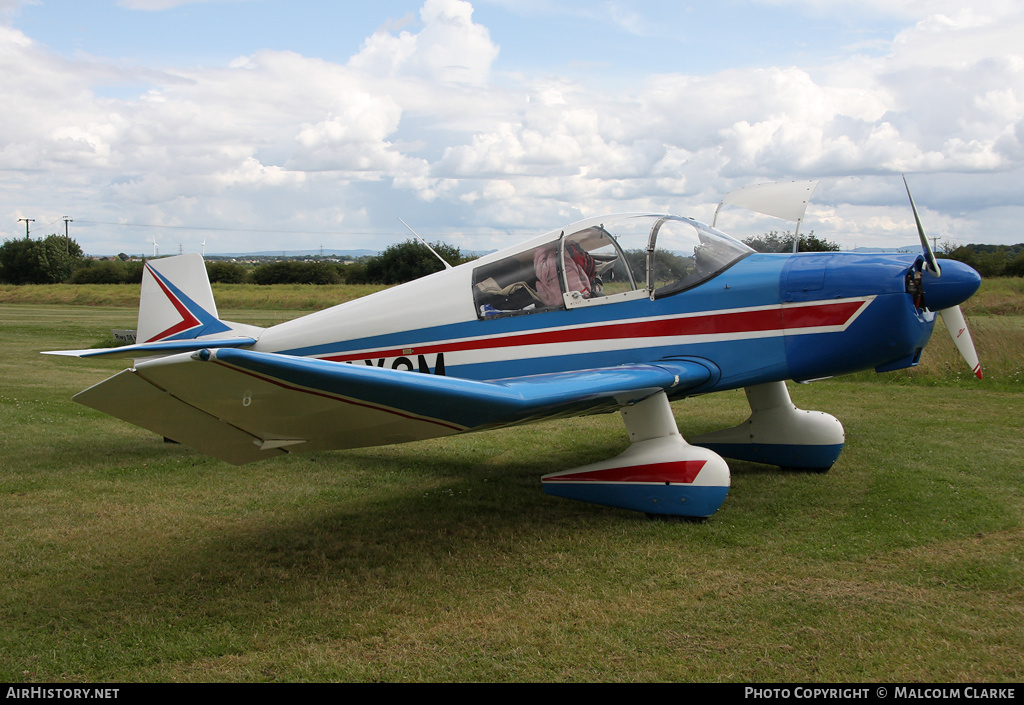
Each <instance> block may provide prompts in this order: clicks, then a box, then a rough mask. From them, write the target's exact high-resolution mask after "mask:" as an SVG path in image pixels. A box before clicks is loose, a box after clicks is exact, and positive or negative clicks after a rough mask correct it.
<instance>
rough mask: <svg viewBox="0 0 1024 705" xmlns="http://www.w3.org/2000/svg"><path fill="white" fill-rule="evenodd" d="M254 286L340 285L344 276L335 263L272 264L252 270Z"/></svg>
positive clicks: (294, 262)
mask: <svg viewBox="0 0 1024 705" xmlns="http://www.w3.org/2000/svg"><path fill="white" fill-rule="evenodd" d="M250 279H251V280H252V282H253V283H254V284H263V285H266V284H340V283H341V282H342V276H341V274H340V273H339V272H338V267H337V266H336V265H335V264H334V263H333V262H299V261H296V260H290V261H285V262H271V263H270V264H261V265H259V266H257V267H255V268H254V269H253V270H252V273H251V275H250Z"/></svg>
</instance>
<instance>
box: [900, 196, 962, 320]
mask: <svg viewBox="0 0 1024 705" xmlns="http://www.w3.org/2000/svg"><path fill="white" fill-rule="evenodd" d="M903 185H904V186H906V187H907V196H908V197H909V198H910V208H911V210H913V211H914V220H915V221H916V222H917V234H918V235H919V236H920V237H921V249H922V250H923V251H924V261H925V263H926V264H927V266H928V269H930V270H931V272H932V274H934V275H935V276H937V277H939V276H942V270H941V269H940V268H939V261H938V260H937V259H935V253H934V252H932V246H931V243H929V242H928V236H927V235H925V234H924V226H923V225H921V217H920V216H919V215H918V214H917V206H916V205H915V204H914V197H913V196H911V195H910V184H908V183H907V177H906V176H904V177H903ZM961 318H963V317H962V316H961Z"/></svg>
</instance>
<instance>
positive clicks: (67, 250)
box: [64, 216, 75, 254]
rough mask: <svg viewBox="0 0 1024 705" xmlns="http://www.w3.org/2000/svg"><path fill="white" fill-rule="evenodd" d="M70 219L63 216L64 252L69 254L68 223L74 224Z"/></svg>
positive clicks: (69, 237)
mask: <svg viewBox="0 0 1024 705" xmlns="http://www.w3.org/2000/svg"><path fill="white" fill-rule="evenodd" d="M74 222H75V221H73V220H71V218H69V217H67V216H64V251H65V253H67V254H71V236H70V235H68V223H74Z"/></svg>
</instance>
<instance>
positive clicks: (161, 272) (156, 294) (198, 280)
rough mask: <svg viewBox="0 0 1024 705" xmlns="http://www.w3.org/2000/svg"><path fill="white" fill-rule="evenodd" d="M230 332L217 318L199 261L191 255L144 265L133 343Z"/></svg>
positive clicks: (207, 278) (182, 338) (191, 338)
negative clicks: (137, 319)
mask: <svg viewBox="0 0 1024 705" xmlns="http://www.w3.org/2000/svg"><path fill="white" fill-rule="evenodd" d="M230 331H231V326H229V325H227V324H225V323H224V322H222V321H221V320H220V318H219V317H218V315H217V303H216V302H215V301H214V300H213V290H212V289H211V288H210V278H209V277H208V276H207V274H206V265H205V264H204V263H203V258H202V257H200V256H199V255H198V254H196V253H194V252H193V253H191V254H187V255H179V256H177V257H166V258H164V259H156V260H150V261H149V262H146V267H145V269H144V270H143V273H142V296H141V298H140V299H139V326H138V331H137V332H136V334H135V340H136V342H137V343H156V342H160V341H164V340H194V339H195V338H200V337H203V336H207V335H217V334H218V333H227V332H230Z"/></svg>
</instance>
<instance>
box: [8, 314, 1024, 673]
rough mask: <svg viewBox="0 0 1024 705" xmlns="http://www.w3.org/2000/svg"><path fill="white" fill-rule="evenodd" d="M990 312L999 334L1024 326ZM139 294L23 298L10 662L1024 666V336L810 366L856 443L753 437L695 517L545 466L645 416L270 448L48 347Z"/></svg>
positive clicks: (739, 403) (208, 669) (820, 402)
mask: <svg viewBox="0 0 1024 705" xmlns="http://www.w3.org/2000/svg"><path fill="white" fill-rule="evenodd" d="M222 309H223V304H222ZM296 313H297V312H295V311H274V310H271V309H265V310H238V309H235V310H222V314H223V315H225V316H226V317H229V318H232V319H233V320H239V321H243V322H253V323H261V324H266V323H272V322H276V321H278V320H284V319H285V318H288V317H290V316H293V315H296ZM968 315H969V316H972V318H971V320H970V323H971V325H972V329H974V328H978V329H979V331H980V332H981V336H980V337H981V341H979V349H981V348H982V345H984V346H989V345H992V346H993V349H996V350H1001V347H1000V345H999V344H997V343H995V342H991V341H990V339H989V338H990V334H989V333H985V332H984V331H986V330H995V331H997V332H996V333H993V334H991V335H994V336H996V337H998V338H1001V339H1002V340H1003V341H1004V342H1005V340H1006V336H1007V335H1009V333H1007V331H1011V332H1012V330H1016V329H1019V328H1021V326H1020V320H1019V319H1018V318H1016V316H1018V315H1020V314H1019V313H1015V312H1014V311H1013V310H1012V307H1011V309H1010V310H1009V311H1008V312H1007V311H997V312H994V313H993V312H987V313H986V312H977V313H976V314H974V315H972V313H971V312H970V311H969V312H968ZM134 318H135V311H134V310H133V309H131V308H123V307H110V308H100V307H96V306H68V305H30V304H17V305H11V304H3V305H0V329H2V333H0V373H2V374H3V379H4V383H3V385H2V386H0V424H2V428H3V429H4V430H3V432H2V434H0V454H2V457H3V463H2V469H0V511H2V516H3V518H4V521H3V524H2V528H0V570H2V572H3V575H4V576H5V580H3V581H2V582H0V681H3V682H47V681H62V682H71V681H299V680H343V681H379V680H384V681H428V680H429V681H439V680H471V681H476V680H486V681H652V680H654V681H741V682H750V681H755V682H773V681H775V682H779V681H782V682H793V681H797V682H800V681H885V682H904V681H909V682H954V681H957V682H961V681H984V682H1014V681H1020V680H1021V679H1022V678H1024V629H1021V625H1022V624H1024V541H1022V539H1024V529H1022V526H1024V472H1022V470H1024V461H1022V457H1024V441H1022V440H1021V439H1022V438H1024V413H1022V412H1024V394H1022V393H1021V391H1020V386H1021V385H1020V382H1019V380H1015V379H1014V378H1013V370H1014V369H1019V368H1020V364H1021V363H1020V359H1021V352H1020V350H1021V348H1019V347H1018V348H1017V349H1016V351H1013V350H1010V351H1006V352H1005V361H1003V362H1000V363H999V364H998V366H997V368H993V371H992V373H991V374H990V377H989V379H987V380H986V382H983V383H980V384H979V383H976V381H975V380H973V379H967V378H961V379H957V378H956V375H955V374H954V373H951V372H944V371H943V370H942V369H941V367H940V368H939V369H938V370H933V371H931V372H928V373H927V374H926V377H920V376H918V377H913V376H909V375H885V376H877V375H867V374H864V375H856V376H854V377H852V378H848V379H844V380H834V381H829V382H824V383H817V384H813V385H792V391H793V397H794V401H796V403H797V404H798V405H799V406H801V407H803V408H808V409H821V410H823V411H828V412H830V413H832V414H834V415H835V416H837V417H838V418H839V419H840V420H842V421H843V423H844V425H845V427H846V430H847V446H846V449H845V451H844V453H843V456H842V457H841V458H840V460H839V462H838V463H837V465H836V466H835V467H834V468H833V470H832V471H831V472H829V473H827V474H824V475H817V474H802V473H784V472H781V471H778V470H776V469H773V468H768V467H764V466H758V465H753V464H747V463H740V462H733V463H731V467H732V470H733V487H732V490H731V492H730V496H729V498H728V499H727V500H726V503H725V505H724V506H723V508H722V510H721V511H720V512H719V513H718V514H717V515H716V516H715V517H714V518H712V519H711V520H709V521H707V522H705V523H699V524H694V523H685V522H674V521H652V520H649V519H647V518H645V517H643V516H639V515H636V514H633V513H630V512H625V511H618V510H613V509H607V508H602V507H597V506H592V505H586V504H581V503H576V502H571V501H568V500H561V499H556V498H552V497H548V496H546V495H544V494H543V492H542V490H541V487H540V476H541V475H543V474H544V473H547V472H551V471H552V470H555V469H560V468H566V467H571V466H573V465H578V464H582V463H586V462H592V461H596V460H599V459H603V458H607V457H610V456H612V455H614V454H616V453H617V452H619V451H620V450H622V449H623V448H624V447H625V446H626V445H627V442H628V441H627V440H626V435H625V431H624V429H623V427H622V423H621V421H620V420H619V419H618V416H617V415H611V416H601V417H589V418H585V419H570V420H563V421H556V422H550V423H544V424H538V425H534V426H528V427H521V428H515V429H505V430H500V431H493V432H488V433H482V434H476V435H469V436H463V437H453V438H448V439H442V440H437V441H428V442H421V443H415V444H408V445H400V446H391V447H385V448H372V449H360V450H352V451H342V452H332V453H322V454H316V455H312V456H288V457H285V458H282V459H279V460H273V461H268V462H261V463H255V464H252V465H247V466H243V467H233V466H230V465H227V464H225V463H223V462H220V461H216V460H213V459H210V458H207V457H204V456H201V455H198V454H197V453H195V452H193V451H191V450H189V449H187V448H184V447H181V446H175V445H168V444H164V443H163V442H162V441H161V439H159V438H157V437H155V436H153V435H152V434H150V433H148V432H146V431H143V430H141V429H138V428H135V427H133V426H130V425H128V424H125V423H123V422H121V421H118V420H117V419H114V418H111V417H107V416H104V415H102V414H99V413H97V412H93V411H92V410H90V409H88V408H85V407H82V406H79V405H77V404H75V403H74V402H72V401H71V396H72V395H73V394H74V393H76V392H77V391H79V390H81V389H84V388H86V387H88V386H89V385H91V384H94V383H96V382H99V381H101V380H102V379H104V378H105V377H106V376H109V375H110V374H112V373H113V372H115V371H117V370H119V369H122V368H123V367H125V363H124V362H123V361H97V360H89V361H87V360H73V359H63V358H52V357H46V356H42V355H39V354H38V351H40V350H47V349H63V348H79V347H86V346H88V345H90V344H93V343H98V342H102V341H104V340H105V339H106V336H107V334H108V332H109V329H110V328H122V327H129V328H131V327H134ZM986 320H988V323H986V322H985V321H986ZM936 337H937V340H936V345H935V346H934V347H936V348H938V346H939V344H940V340H939V339H938V338H939V336H938V335H937V336H936ZM976 337H978V336H977V335H976ZM1003 347H1005V345H1004V346H1003ZM939 351H940V352H941V350H939ZM931 353H932V350H931V349H929V350H928V351H926V353H925V354H926V356H929V355H930V354H931ZM936 354H938V353H936ZM1000 354H1002V353H1000ZM983 363H985V355H984V354H983ZM1015 366H1016V367H1015ZM675 408H676V415H677V418H678V421H679V425H680V429H681V430H682V431H683V433H684V435H686V434H691V435H692V434H696V433H700V432H704V431H708V430H711V429H714V428H720V427H723V426H726V425H732V424H734V423H736V422H738V421H739V420H741V419H742V418H744V417H745V415H746V404H745V401H744V395H743V393H742V392H741V391H737V392H729V393H723V394H717V395H711V396H708V397H701V398H698V399H691V400H687V401H685V402H682V403H678V404H676V405H675Z"/></svg>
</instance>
